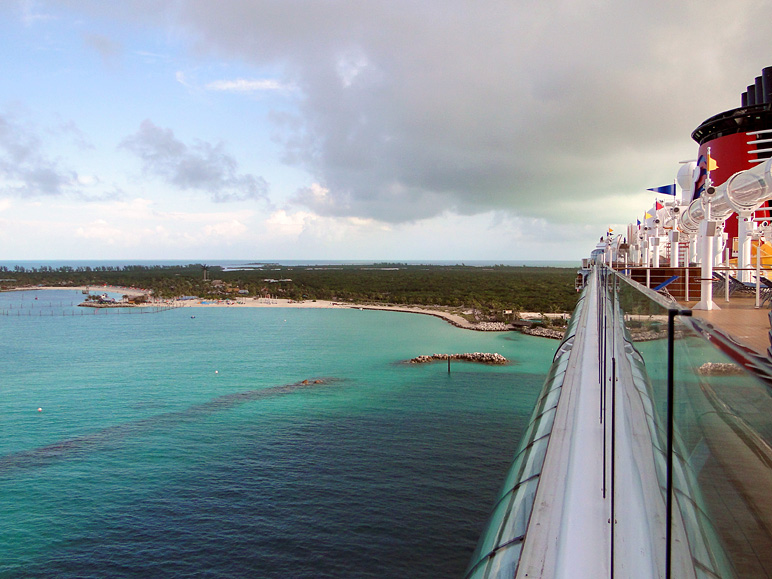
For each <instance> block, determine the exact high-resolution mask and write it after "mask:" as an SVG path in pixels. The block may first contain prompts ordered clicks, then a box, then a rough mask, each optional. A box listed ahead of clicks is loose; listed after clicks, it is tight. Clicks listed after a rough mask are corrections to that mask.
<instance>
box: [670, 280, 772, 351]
mask: <svg viewBox="0 0 772 579" xmlns="http://www.w3.org/2000/svg"><path fill="white" fill-rule="evenodd" d="M695 297H699V294H697V296H695ZM713 303H715V304H716V305H717V306H718V307H719V308H721V309H720V310H710V311H705V310H692V315H694V316H697V317H699V318H701V319H703V320H705V321H707V322H708V323H710V324H712V325H714V326H715V327H716V328H718V329H720V330H723V331H724V332H726V333H727V334H729V335H731V336H732V337H733V338H735V339H736V340H737V341H738V342H740V343H742V344H744V345H746V346H748V347H749V348H753V349H754V350H756V351H757V352H758V353H759V354H763V355H766V353H767V348H768V347H769V345H770V344H769V330H770V324H769V307H768V306H762V307H760V308H758V309H757V308H756V298H755V296H750V295H738V294H736V293H735V294H734V295H732V296H731V297H730V298H729V302H726V301H725V298H724V296H723V295H718V296H716V295H714V296H713ZM681 304H682V305H683V306H684V307H687V308H693V307H694V306H695V305H696V304H697V301H696V300H695V301H688V302H681Z"/></svg>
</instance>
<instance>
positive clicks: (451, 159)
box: [0, 0, 772, 261]
mask: <svg viewBox="0 0 772 579" xmlns="http://www.w3.org/2000/svg"><path fill="white" fill-rule="evenodd" d="M770 16H772V2H770V1H764V0H747V1H746V0H725V1H724V2H721V3H720V4H716V5H711V7H710V9H707V8H706V5H705V3H704V2H698V1H696V0H695V1H691V2H683V1H679V0H640V1H636V0H631V1H611V0H607V1H604V0H600V1H599V0H564V1H554V0H544V1H541V2H534V1H532V0H486V1H485V2H479V1H472V0H372V1H368V0H220V1H218V2H212V1H211V0H176V1H171V0H169V1H165V2H159V1H158V0H121V2H104V1H103V0H58V1H57V0H0V46H2V51H0V70H2V74H1V75H0V260H13V259H138V260H139V259H191V260H201V259H204V260H215V259H255V260H259V259H388V260H439V259H448V260H473V259H486V260H502V261H503V260H524V259H539V260H545V259H560V260H564V259H578V258H580V257H582V256H585V255H587V254H588V253H589V251H590V250H591V249H592V247H593V245H594V242H595V241H596V240H597V238H598V237H599V236H600V234H602V233H603V232H604V231H605V229H606V228H607V227H609V226H611V227H620V228H621V227H622V226H624V225H625V224H626V223H628V222H629V221H631V220H632V221H634V220H635V218H636V216H638V215H640V214H641V213H642V212H643V210H645V209H646V208H647V207H648V206H649V205H650V204H651V201H652V199H653V198H652V194H651V193H647V192H646V188H648V187H654V186H658V185H664V184H667V183H672V182H673V179H674V177H675V174H676V172H677V170H678V167H679V165H678V163H679V161H683V160H687V159H691V158H694V157H695V156H696V149H697V146H696V144H695V143H694V142H693V141H691V139H690V133H691V131H692V130H693V129H694V128H696V127H697V126H698V125H699V124H700V123H701V122H702V121H703V120H705V119H706V118H707V117H709V116H712V115H713V114H716V113H718V112H721V111H723V110H726V109H730V108H734V107H736V106H739V104H740V93H741V92H742V91H743V90H744V88H745V86H747V85H748V84H750V83H751V82H752V80H753V78H754V77H755V76H757V75H758V74H760V71H761V69H762V68H763V67H764V66H767V65H772V44H770V41H769V38H768V33H767V27H765V26H760V25H759V24H758V23H759V22H761V21H764V22H766V21H767V20H768V19H769V17H770Z"/></svg>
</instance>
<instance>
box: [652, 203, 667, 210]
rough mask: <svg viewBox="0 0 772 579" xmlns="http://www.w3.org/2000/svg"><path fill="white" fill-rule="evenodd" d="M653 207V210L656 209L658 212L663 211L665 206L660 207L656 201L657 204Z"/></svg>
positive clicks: (660, 204)
mask: <svg viewBox="0 0 772 579" xmlns="http://www.w3.org/2000/svg"><path fill="white" fill-rule="evenodd" d="M654 207H655V209H656V210H657V211H659V210H660V209H664V208H665V206H664V205H662V203H660V202H659V201H657V202H656V204H655V205H654Z"/></svg>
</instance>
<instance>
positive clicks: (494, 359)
mask: <svg viewBox="0 0 772 579" xmlns="http://www.w3.org/2000/svg"><path fill="white" fill-rule="evenodd" d="M448 359H450V360H457V361H459V362H477V363H478V364H492V365H503V364H508V363H509V360H507V359H506V358H505V357H504V356H502V355H501V354H490V353H486V352H473V353H468V354H432V355H431V356H425V355H424V356H417V357H415V358H413V359H411V360H408V361H407V363H408V364H426V363H428V362H439V361H441V360H448Z"/></svg>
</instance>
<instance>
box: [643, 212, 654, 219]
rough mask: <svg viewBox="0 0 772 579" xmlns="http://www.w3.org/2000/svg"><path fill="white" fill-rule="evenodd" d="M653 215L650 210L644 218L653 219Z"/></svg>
mask: <svg viewBox="0 0 772 579" xmlns="http://www.w3.org/2000/svg"><path fill="white" fill-rule="evenodd" d="M652 217H653V215H651V214H650V213H649V212H648V211H647V212H646V215H644V216H643V218H644V219H651V218H652Z"/></svg>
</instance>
